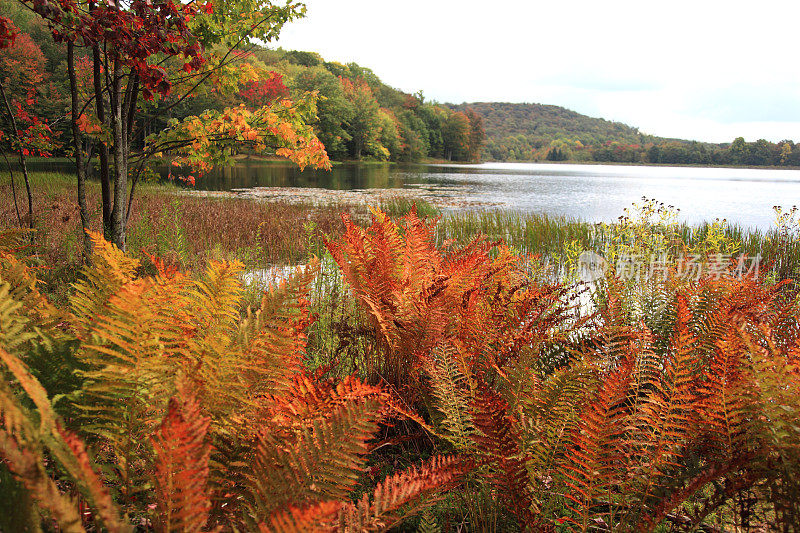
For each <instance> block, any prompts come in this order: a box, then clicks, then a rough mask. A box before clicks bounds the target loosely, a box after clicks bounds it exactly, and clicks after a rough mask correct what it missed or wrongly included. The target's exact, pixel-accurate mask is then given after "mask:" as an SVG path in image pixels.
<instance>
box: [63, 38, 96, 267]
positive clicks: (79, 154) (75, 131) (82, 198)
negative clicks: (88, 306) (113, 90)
mask: <svg viewBox="0 0 800 533" xmlns="http://www.w3.org/2000/svg"><path fill="white" fill-rule="evenodd" d="M67 72H68V73H69V94H70V100H71V103H72V120H70V122H71V123H72V138H73V141H74V144H75V170H76V171H77V175H78V207H79V209H80V213H81V228H82V229H83V256H84V260H85V261H86V262H87V263H88V262H89V261H91V257H92V240H91V239H90V238H89V208H88V207H87V206H86V174H85V168H86V167H84V165H83V145H82V143H81V132H80V129H79V128H78V115H79V114H80V102H79V101H78V81H77V79H76V75H75V43H74V42H72V41H67Z"/></svg>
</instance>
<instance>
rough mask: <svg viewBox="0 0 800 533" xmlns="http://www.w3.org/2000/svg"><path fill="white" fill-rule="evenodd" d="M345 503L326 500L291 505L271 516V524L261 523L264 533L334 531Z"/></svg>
mask: <svg viewBox="0 0 800 533" xmlns="http://www.w3.org/2000/svg"><path fill="white" fill-rule="evenodd" d="M343 505H344V504H343V503H342V502H337V501H325V502H320V503H317V504H313V505H307V506H305V507H295V506H289V507H287V508H285V509H281V510H279V511H276V512H275V513H273V514H272V516H270V517H269V524H266V523H261V524H259V530H260V531H261V532H262V533H268V532H274V533H333V532H334V531H337V529H338V525H339V512H340V510H341V508H342V506H343Z"/></svg>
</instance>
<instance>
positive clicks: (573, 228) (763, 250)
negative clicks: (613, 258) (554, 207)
mask: <svg viewBox="0 0 800 533" xmlns="http://www.w3.org/2000/svg"><path fill="white" fill-rule="evenodd" d="M611 229H612V228H611V226H608V225H602V224H593V223H588V222H583V221H580V220H576V219H572V218H568V217H563V216H548V215H543V214H538V213H525V212H521V211H511V210H484V211H461V212H452V213H447V214H445V215H444V216H442V219H441V221H440V223H439V224H438V225H437V227H436V231H437V241H438V242H439V244H442V243H444V242H445V241H448V240H452V241H455V242H457V243H460V244H464V243H466V242H468V241H469V240H470V239H472V238H473V237H474V236H475V235H477V234H483V235H486V236H487V237H488V238H489V239H495V240H503V241H504V242H505V243H506V244H508V245H509V246H512V247H514V248H515V249H517V250H519V251H521V252H524V253H531V254H538V255H541V256H543V257H546V258H559V257H562V256H563V254H564V251H565V250H566V249H567V248H569V247H573V248H577V249H582V250H592V251H595V252H597V253H599V254H602V253H603V252H604V250H607V249H608V247H609V246H610V245H611V244H612V231H611ZM714 229H715V228H714V224H713V222H706V223H703V224H699V225H695V226H690V225H687V224H679V225H678V226H677V234H678V236H679V238H680V240H681V241H682V242H683V244H684V245H685V246H686V247H687V248H689V249H691V248H693V247H695V246H696V245H698V244H700V243H702V242H704V241H706V240H707V238H708V236H709V232H710V231H713V230H714ZM722 233H723V234H724V236H725V237H726V238H727V239H730V240H732V241H733V242H735V243H737V245H738V253H743V254H745V255H747V256H750V257H755V256H757V255H760V256H761V259H762V265H763V266H764V268H765V269H766V270H767V271H770V272H772V273H773V274H774V276H775V277H776V278H778V279H790V278H791V279H795V280H797V279H800V238H798V237H799V236H798V231H797V230H796V229H795V230H792V228H786V227H778V226H776V227H774V228H772V229H770V230H769V231H766V232H765V231H761V230H758V229H751V228H743V227H741V226H739V225H737V224H731V223H727V222H726V223H724V224H722Z"/></svg>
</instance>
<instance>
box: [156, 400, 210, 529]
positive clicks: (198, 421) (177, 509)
mask: <svg viewBox="0 0 800 533" xmlns="http://www.w3.org/2000/svg"><path fill="white" fill-rule="evenodd" d="M209 423H210V419H209V418H208V417H205V416H203V415H202V414H201V413H200V406H199V405H198V403H197V400H196V399H195V397H194V396H193V395H192V393H191V392H189V391H188V390H187V389H186V386H182V387H180V388H179V391H178V394H177V396H175V397H173V398H172V399H171V400H170V401H169V406H168V407H167V414H166V416H165V417H164V420H163V421H162V423H161V426H160V427H159V428H158V430H157V431H156V434H155V435H154V436H153V437H152V438H151V442H152V444H153V450H154V452H155V459H156V462H155V475H154V477H155V480H154V481H155V487H156V494H157V496H156V504H157V515H156V518H155V520H154V523H155V524H156V530H157V531H166V532H171V531H201V530H202V529H203V527H204V526H205V524H206V521H207V520H208V512H209V510H210V508H211V502H210V500H209V495H208V488H207V482H208V460H209V456H210V454H211V446H210V445H209V444H208V443H207V442H206V433H207V431H208V426H209Z"/></svg>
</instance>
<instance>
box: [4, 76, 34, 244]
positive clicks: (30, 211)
mask: <svg viewBox="0 0 800 533" xmlns="http://www.w3.org/2000/svg"><path fill="white" fill-rule="evenodd" d="M0 96H2V97H3V105H4V106H5V108H6V113H8V118H9V120H10V121H11V129H12V131H13V132H14V137H15V138H16V139H17V155H18V156H19V166H20V168H21V169H22V177H23V179H24V180H25V190H26V192H27V193H28V226H29V227H30V228H31V229H33V226H34V220H33V194H32V193H31V182H30V179H28V164H27V160H26V159H25V154H24V153H22V140H21V139H20V138H19V134H18V133H17V131H19V130H18V129H17V119H16V118H14V112H13V111H11V104H9V102H8V97H6V91H5V88H4V87H3V84H2V83H0ZM8 170H9V172H11V166H9V167H8ZM11 177H12V181H11V183H12V185H13V183H14V181H13V177H14V175H13V174H12V175H11ZM16 201H17V195H16V191H14V203H15V204H16ZM31 243H33V233H31Z"/></svg>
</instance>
